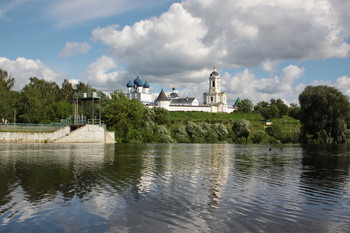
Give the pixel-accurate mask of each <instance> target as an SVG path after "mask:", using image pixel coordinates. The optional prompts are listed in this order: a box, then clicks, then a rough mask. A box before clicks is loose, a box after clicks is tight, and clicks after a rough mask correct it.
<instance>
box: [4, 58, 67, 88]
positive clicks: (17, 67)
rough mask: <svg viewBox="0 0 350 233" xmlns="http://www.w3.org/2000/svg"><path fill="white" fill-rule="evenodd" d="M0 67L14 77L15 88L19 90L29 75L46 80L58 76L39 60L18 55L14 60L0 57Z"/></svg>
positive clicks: (27, 80) (52, 79)
mask: <svg viewBox="0 0 350 233" xmlns="http://www.w3.org/2000/svg"><path fill="white" fill-rule="evenodd" d="M0 68H1V69H3V70H6V71H7V72H8V73H9V74H10V75H11V76H12V77H14V78H15V86H14V89H15V90H20V89H22V88H23V87H24V85H26V84H27V83H29V78H30V77H37V78H40V79H45V80H47V81H57V79H58V78H59V76H60V75H59V74H58V73H56V72H54V71H52V70H51V69H50V68H48V67H47V66H46V65H45V64H44V63H42V62H41V61H40V60H32V59H26V58H23V57H19V58H17V59H16V60H10V59H8V58H6V57H0Z"/></svg>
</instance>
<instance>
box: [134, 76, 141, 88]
mask: <svg viewBox="0 0 350 233" xmlns="http://www.w3.org/2000/svg"><path fill="white" fill-rule="evenodd" d="M134 84H135V85H136V86H138V87H142V85H143V83H142V80H141V79H140V78H139V76H138V75H137V77H136V78H135V80H134Z"/></svg>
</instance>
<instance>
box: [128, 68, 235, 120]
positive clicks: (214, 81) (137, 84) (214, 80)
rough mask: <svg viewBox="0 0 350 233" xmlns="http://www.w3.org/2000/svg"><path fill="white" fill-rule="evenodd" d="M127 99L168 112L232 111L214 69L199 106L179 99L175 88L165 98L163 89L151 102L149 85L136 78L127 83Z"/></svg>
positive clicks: (193, 99)
mask: <svg viewBox="0 0 350 233" xmlns="http://www.w3.org/2000/svg"><path fill="white" fill-rule="evenodd" d="M126 86H127V88H128V92H127V93H126V96H127V97H128V99H132V98H134V99H138V100H139V101H141V102H142V103H143V104H145V105H146V106H147V107H149V108H153V107H161V108H165V109H167V110H168V111H186V112H189V111H195V112H213V113H218V112H224V113H231V112H233V111H234V109H233V107H232V106H229V105H228V104H227V94H226V93H225V92H222V91H221V79H220V74H219V73H218V72H217V71H216V68H215V67H214V70H213V72H212V73H211V74H210V76H209V92H206V93H203V105H199V101H198V100H197V98H193V97H186V98H180V97H179V95H178V94H177V92H176V90H175V88H173V90H172V93H171V94H170V95H169V96H167V95H166V94H165V93H164V91H163V89H162V91H161V92H160V93H159V95H158V98H156V99H155V100H152V94H150V93H149V87H150V85H149V84H148V83H147V82H145V83H142V81H141V79H140V78H139V77H138V76H137V78H136V79H135V80H134V83H132V82H131V81H129V82H128V83H127V85H126Z"/></svg>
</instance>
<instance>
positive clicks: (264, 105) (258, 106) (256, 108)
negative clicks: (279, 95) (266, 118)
mask: <svg viewBox="0 0 350 233" xmlns="http://www.w3.org/2000/svg"><path fill="white" fill-rule="evenodd" d="M268 106H269V103H268V102H266V101H260V102H259V103H257V104H256V105H255V106H254V111H256V112H260V109H262V108H267V107H268Z"/></svg>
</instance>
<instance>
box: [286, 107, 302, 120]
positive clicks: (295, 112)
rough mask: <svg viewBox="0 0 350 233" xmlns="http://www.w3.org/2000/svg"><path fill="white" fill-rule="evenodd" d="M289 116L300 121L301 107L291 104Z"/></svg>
mask: <svg viewBox="0 0 350 233" xmlns="http://www.w3.org/2000/svg"><path fill="white" fill-rule="evenodd" d="M288 116H290V117H293V118H294V119H298V120H299V119H300V107H299V106H298V105H296V104H295V103H291V104H290V107H289V111H288Z"/></svg>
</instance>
